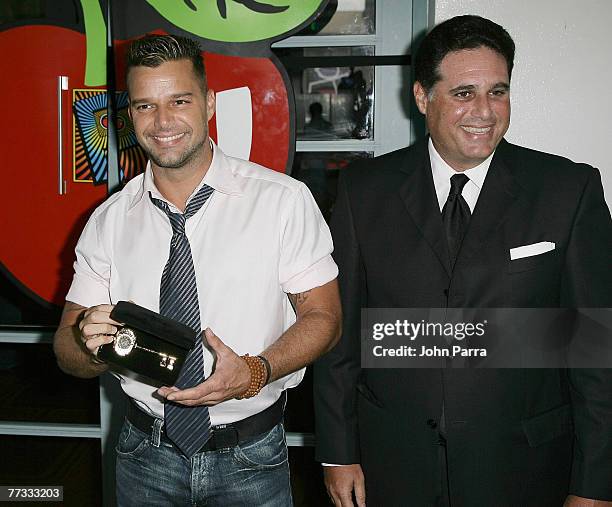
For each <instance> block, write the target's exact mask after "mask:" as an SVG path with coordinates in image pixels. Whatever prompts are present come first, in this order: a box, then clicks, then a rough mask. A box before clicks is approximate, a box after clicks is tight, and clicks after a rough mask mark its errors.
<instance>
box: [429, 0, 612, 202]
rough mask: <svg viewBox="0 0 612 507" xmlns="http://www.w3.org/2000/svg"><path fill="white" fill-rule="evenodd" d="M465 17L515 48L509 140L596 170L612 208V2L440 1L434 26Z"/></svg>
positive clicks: (572, 0)
mask: <svg viewBox="0 0 612 507" xmlns="http://www.w3.org/2000/svg"><path fill="white" fill-rule="evenodd" d="M461 14H477V15H480V16H484V17H486V18H489V19H491V20H493V21H495V22H496V23H499V24H500V25H502V26H503V27H504V28H506V30H508V32H509V33H510V35H511V36H512V38H513V39H514V42H515V43H516V57H515V63H514V65H515V66H514V71H513V73H512V86H511V100H512V120H511V122H510V129H509V130H508V133H507V134H506V138H507V139H508V140H509V141H511V142H513V143H516V144H520V145H523V146H528V147H530V148H535V149H538V150H542V151H546V152H550V153H556V154H559V155H563V156H566V157H568V158H571V159H572V160H575V161H577V162H587V163H589V164H591V165H593V166H595V167H597V168H598V169H599V170H600V172H601V175H602V179H603V183H604V189H605V193H606V201H607V203H608V206H610V207H612V1H611V0H531V1H525V2H520V1H518V0H436V2H435V20H436V23H439V22H441V21H443V20H445V19H448V18H450V17H453V16H457V15H461Z"/></svg>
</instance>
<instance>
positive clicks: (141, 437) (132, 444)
mask: <svg viewBox="0 0 612 507" xmlns="http://www.w3.org/2000/svg"><path fill="white" fill-rule="evenodd" d="M148 445H149V436H148V435H146V434H145V433H143V432H142V431H140V430H139V429H138V428H135V427H134V426H133V425H132V424H131V423H130V422H129V421H127V420H126V421H124V423H123V428H122V429H121V433H120V434H119V440H118V441H117V446H116V447H115V451H116V452H117V457H125V458H137V457H138V456H140V455H141V454H142V453H143V452H144V451H145V449H146V448H147V446H148Z"/></svg>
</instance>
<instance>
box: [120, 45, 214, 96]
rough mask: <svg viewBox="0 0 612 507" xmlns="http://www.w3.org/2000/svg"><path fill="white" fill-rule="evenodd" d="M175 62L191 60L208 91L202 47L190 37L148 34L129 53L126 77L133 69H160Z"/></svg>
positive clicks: (195, 71)
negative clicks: (167, 63)
mask: <svg viewBox="0 0 612 507" xmlns="http://www.w3.org/2000/svg"><path fill="white" fill-rule="evenodd" d="M175 60H190V61H191V63H192V64H193V72H194V74H195V75H196V77H197V78H198V79H200V80H201V81H202V84H203V87H204V90H206V70H205V69H204V59H203V58H202V53H201V50H200V45H199V44H198V43H197V42H196V41H194V40H193V39H189V38H188V37H180V36H178V35H155V34H147V35H145V36H144V37H141V38H140V39H136V40H134V41H133V42H132V43H131V44H130V47H129V48H128V51H127V68H126V75H127V74H129V72H130V69H131V68H132V67H139V66H144V67H159V66H160V65H161V64H162V63H166V62H171V61H175Z"/></svg>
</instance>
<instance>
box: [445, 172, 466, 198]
mask: <svg viewBox="0 0 612 507" xmlns="http://www.w3.org/2000/svg"><path fill="white" fill-rule="evenodd" d="M468 181H470V179H469V178H468V177H467V176H466V175H465V174H455V175H453V176H451V179H450V183H451V188H450V193H449V196H452V197H457V196H458V195H460V194H461V192H462V191H463V187H465V184H466V183H467V182H468Z"/></svg>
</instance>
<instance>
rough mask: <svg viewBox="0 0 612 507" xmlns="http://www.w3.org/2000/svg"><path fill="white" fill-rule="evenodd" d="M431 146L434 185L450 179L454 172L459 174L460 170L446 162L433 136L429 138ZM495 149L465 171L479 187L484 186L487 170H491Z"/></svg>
mask: <svg viewBox="0 0 612 507" xmlns="http://www.w3.org/2000/svg"><path fill="white" fill-rule="evenodd" d="M428 148H429V160H430V161H431V171H432V173H433V178H434V185H436V187H437V186H438V185H437V183H436V182H437V181H442V180H444V181H446V180H450V178H451V176H453V175H454V174H458V172H459V171H455V170H454V169H453V168H452V167H451V166H450V165H448V164H447V163H446V161H445V160H444V159H443V158H442V156H441V155H440V154H439V153H438V150H436V148H435V146H434V144H433V141H432V140H431V137H430V138H429V143H428ZM494 154H495V151H493V153H491V155H489V156H488V157H487V158H486V159H485V160H483V161H482V162H481V163H480V164H478V165H477V166H476V167H472V168H471V169H467V170H465V171H463V174H465V175H466V176H467V177H468V178H469V179H470V181H472V182H473V183H474V184H475V185H476V186H477V187H478V189H481V188H482V185H483V184H484V180H485V178H486V176H487V172H488V171H489V166H490V165H491V160H492V159H493V155H494Z"/></svg>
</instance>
